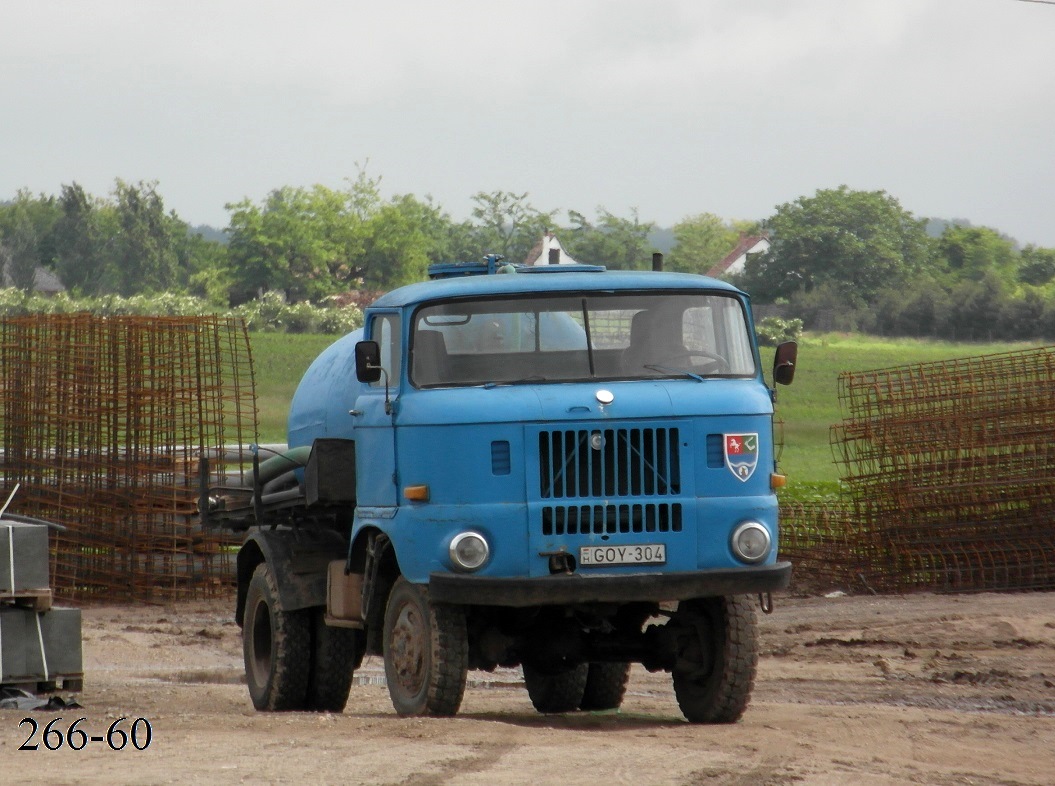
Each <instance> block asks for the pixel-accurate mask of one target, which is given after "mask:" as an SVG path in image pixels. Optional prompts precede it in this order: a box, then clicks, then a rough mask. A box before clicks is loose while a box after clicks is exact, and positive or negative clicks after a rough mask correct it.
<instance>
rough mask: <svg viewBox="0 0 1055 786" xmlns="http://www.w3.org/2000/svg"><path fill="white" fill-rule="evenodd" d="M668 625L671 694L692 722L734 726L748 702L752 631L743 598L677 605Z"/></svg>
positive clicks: (751, 612) (748, 602) (754, 643)
mask: <svg viewBox="0 0 1055 786" xmlns="http://www.w3.org/2000/svg"><path fill="white" fill-rule="evenodd" d="M671 623H673V624H676V625H678V627H679V628H681V630H682V633H681V636H680V643H679V648H678V649H679V652H678V662H677V664H676V665H675V667H674V670H673V679H674V694H675V696H677V699H678V706H679V707H681V711H682V713H683V714H684V715H685V717H686V718H687V719H688V720H689V721H690V722H692V723H735V722H736V721H738V720H739V719H740V716H741V715H743V714H744V710H745V709H747V704H748V702H749V701H750V699H751V690H752V688H753V687H754V682H755V668H756V667H757V665H758V630H757V627H756V621H755V609H754V606H753V605H752V598H751V596H749V595H729V596H726V597H719V598H699V599H696V600H692V601H685V602H683V603H682V604H680V606H679V608H678V611H677V612H676V613H675V616H674V618H673V619H672V620H671Z"/></svg>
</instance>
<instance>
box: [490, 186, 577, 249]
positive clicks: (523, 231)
mask: <svg viewBox="0 0 1055 786" xmlns="http://www.w3.org/2000/svg"><path fill="white" fill-rule="evenodd" d="M527 197H528V195H527V192H525V193H523V194H514V193H512V192H510V191H492V192H490V193H487V192H485V191H480V192H478V193H476V194H474V195H473V197H472V201H473V202H474V203H475V205H476V206H475V207H474V208H473V209H472V216H473V218H474V219H476V221H477V224H476V225H475V227H476V231H475V235H476V242H477V246H478V248H480V249H481V250H480V252H479V255H480V256H483V255H484V254H488V253H494V254H501V255H502V256H503V257H505V258H506V259H507V260H509V261H510V262H523V261H524V260H525V259H526V258H527V255H528V253H529V252H530V251H531V248H532V246H534V245H535V243H536V242H538V239H539V238H540V237H541V236H542V235H543V234H545V233H546V232H547V231H549V229H550V228H551V227H552V226H553V217H554V216H555V215H556V214H557V211H556V210H553V211H550V212H549V213H543V212H541V211H539V210H536V209H535V208H534V207H532V205H531V204H530V203H529V202H528V199H527Z"/></svg>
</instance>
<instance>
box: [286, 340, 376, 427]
mask: <svg viewBox="0 0 1055 786" xmlns="http://www.w3.org/2000/svg"><path fill="white" fill-rule="evenodd" d="M362 340H363V330H362V328H360V329H359V330H354V331H352V332H351V333H349V334H348V335H346V336H344V337H343V338H340V339H338V340H337V341H335V342H334V343H333V344H331V345H330V346H329V347H327V348H326V349H325V350H324V351H323V352H322V354H321V355H319V356H318V357H317V358H315V360H314V361H313V362H312V364H311V365H310V366H309V367H308V370H307V371H306V372H305V373H304V377H303V378H302V379H301V381H300V385H298V386H297V392H296V393H294V394H293V400H292V401H291V402H290V406H289V420H288V422H287V435H288V442H289V447H290V448H296V447H302V446H310V445H311V444H312V442H313V441H314V440H315V439H318V438H325V437H329V438H340V439H351V438H352V427H353V426H354V423H353V421H352V417H351V416H350V415H349V414H348V411H349V410H350V409H352V408H353V407H354V406H355V401H356V399H357V398H359V394H360V393H361V392H362V390H363V389H364V388H365V387H367V386H366V385H364V384H363V383H361V382H359V381H358V380H357V379H356V378H355V345H356V342H359V341H362Z"/></svg>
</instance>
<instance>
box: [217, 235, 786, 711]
mask: <svg viewBox="0 0 1055 786" xmlns="http://www.w3.org/2000/svg"><path fill="white" fill-rule="evenodd" d="M795 361H796V347H795V345H794V343H787V344H782V345H781V346H779V347H778V348H777V350H776V353H775V360H774V366H773V371H772V382H773V383H774V384H775V383H781V384H788V383H790V382H791V381H792V378H793V376H794V370H795ZM774 401H775V387H771V386H770V385H769V384H767V382H766V380H765V379H764V376H763V373H762V370H761V362H760V356H759V350H758V346H757V342H756V339H755V332H754V325H753V321H752V316H751V309H750V302H749V298H748V296H747V295H746V294H744V293H743V292H741V291H739V290H737V289H736V288H734V287H733V286H731V285H729V284H726V283H724V282H721V281H718V280H715V279H711V278H706V277H702V276H697V275H690V274H682V273H670V272H654V271H636V272H631V271H609V270H606V269H605V268H604V267H601V266H592V265H578V264H574V265H573V264H560V265H543V266H539V267H524V266H516V265H503V264H501V258H500V257H494V256H488V257H486V258H485V259H484V261H483V262H481V263H461V264H453V263H452V264H446V265H435V266H433V267H432V268H431V269H430V279H429V280H427V281H423V282H420V283H416V284H411V285H409V286H404V287H402V288H399V289H396V290H394V291H391V292H389V293H387V294H384V295H383V296H381V297H380V298H379V299H378V300H377V301H376V302H374V303H373V304H372V305H371V306H370V307H369V308H367V309H366V311H365V319H364V326H363V328H362V329H361V330H358V331H355V332H353V333H351V334H349V335H346V336H344V337H343V338H341V339H339V340H337V341H336V342H335V343H334V344H333V345H332V346H330V347H329V348H328V349H326V350H325V351H324V352H323V353H322V354H321V355H320V356H319V357H318V358H317V359H316V360H315V361H314V362H313V363H312V364H311V366H310V367H309V369H308V370H307V372H306V373H305V375H304V377H303V379H302V380H301V382H300V384H299V387H298V389H297V391H296V393H295V394H294V396H293V399H292V402H291V406H290V412H289V419H288V448H287V449H285V450H283V451H282V452H281V453H279V454H278V455H275V456H272V457H266V456H265V455H263V452H262V451H261V452H260V453H259V454H258V455H257V457H256V458H255V459H254V464H253V472H252V480H251V482H250V483H247V484H245V486H244V487H240V488H237V487H224V488H214V487H207V484H206V481H205V480H204V479H205V478H207V477H208V470H207V467H206V468H204V469H203V475H202V477H203V486H202V490H201V500H200V507H201V512H202V517H203V519H204V520H205V521H206V522H207V523H220V524H222V525H226V526H229V527H234V528H236V529H240V530H244V532H245V540H244V544H243V545H242V546H241V549H240V551H239V553H238V557H237V583H238V590H237V600H236V608H235V617H236V620H237V622H238V624H239V625H240V626H241V630H242V639H243V650H244V657H245V670H246V681H247V684H248V688H249V695H250V697H251V699H252V702H253V705H254V706H255V707H256V708H257V709H258V710H263V711H290V710H309V711H337V712H339V711H342V710H343V709H344V707H345V705H346V702H347V700H348V697H349V692H350V688H351V685H352V682H353V675H354V672H355V670H356V669H357V668H359V667H360V665H361V662H362V660H363V658H364V656H365V655H367V654H369V655H375V656H379V657H380V658H381V659H382V660H383V663H384V671H385V677H386V682H387V685H388V691H389V694H390V697H391V701H392V704H393V706H394V708H395V710H396V712H397V713H399V714H400V715H403V716H415V715H438V716H445V715H448V716H449V715H454V714H455V713H457V712H458V709H459V706H460V704H461V702H462V697H463V693H464V690H465V685H466V679H467V674H468V671H469V670H470V669H472V670H484V671H493V670H495V669H497V668H499V667H503V668H506V667H509V668H512V667H517V666H519V667H521V668H522V670H523V677H524V684H525V687H526V689H527V692H528V695H529V697H530V700H531V702H532V704H533V705H534V707H535V708H536V709H537V710H538V711H539V712H543V713H563V712H573V711H578V710H610V709H615V708H618V707H619V706H620V704H621V702H622V701H623V697H624V693H625V691H626V686H627V681H628V678H629V675H630V669H631V666H632V664H635V663H637V664H642V665H643V667H644V668H645V669H648V670H650V671H665V672H669V673H670V674H671V675H672V682H673V690H674V693H675V697H676V699H677V702H678V705H679V707H680V708H681V710H682V712H683V713H684V715H685V717H686V718H687V719H688V720H689V721H690V722H694V723H731V722H735V721H736V720H738V719H739V718H740V717H741V715H742V713H743V712H744V710H745V708H746V706H747V704H748V701H749V699H750V695H751V690H752V686H753V682H754V676H755V669H756V664H757V651H758V644H757V631H756V608H755V607H756V606H761V608H762V610H763V611H767V612H768V611H770V610H771V609H772V595H771V593H772V592H774V591H776V590H779V589H782V588H784V587H786V586H787V584H788V582H789V580H790V575H791V566H790V564H789V563H787V562H782V561H778V559H777V544H778V522H777V499H776V489H777V488H779V487H780V486H781V485H783V483H784V476H783V475H781V474H780V473H779V471H778V467H777V464H776V459H775V455H774V439H773V405H774Z"/></svg>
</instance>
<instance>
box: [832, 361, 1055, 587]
mask: <svg viewBox="0 0 1055 786" xmlns="http://www.w3.org/2000/svg"><path fill="white" fill-rule="evenodd" d="M839 400H840V404H841V406H842V408H843V410H844V412H846V413H847V415H846V417H845V419H844V420H843V422H842V423H841V424H839V425H837V426H833V427H832V430H831V444H832V453H833V456H834V458H835V460H836V462H837V463H838V464H840V465H841V466H842V468H843V481H844V486H845V488H846V489H847V502H848V503H849V504H850V505H851V506H852V508H853V519H854V520H855V521H856V522H858V529H859V532H858V533H857V535H856V536H857V537H859V538H860V540H861V542H867V543H868V544H870V545H869V547H868V548H867V549H866V551H867V553H869V554H870V555H871V561H870V562H869V564H867V565H866V566H865V567H864V570H865V572H866V574H867V576H868V577H869V581H870V583H871V585H873V586H874V587H876V588H879V589H881V590H884V591H892V592H900V591H906V590H911V589H935V590H947V591H966V590H992V589H1051V588H1053V587H1055V570H1053V568H1052V566H1053V565H1055V525H1053V522H1055V347H1041V348H1037V349H1030V350H1023V351H1019V352H1008V353H1002V354H998V355H988V356H980V357H973V358H963V359H957V360H949V361H940V362H936V363H923V364H917V365H912V366H904V367H900V368H892V369H881V370H878V371H868V372H863V373H852V374H851V373H847V374H843V375H841V376H840V378H839Z"/></svg>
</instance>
